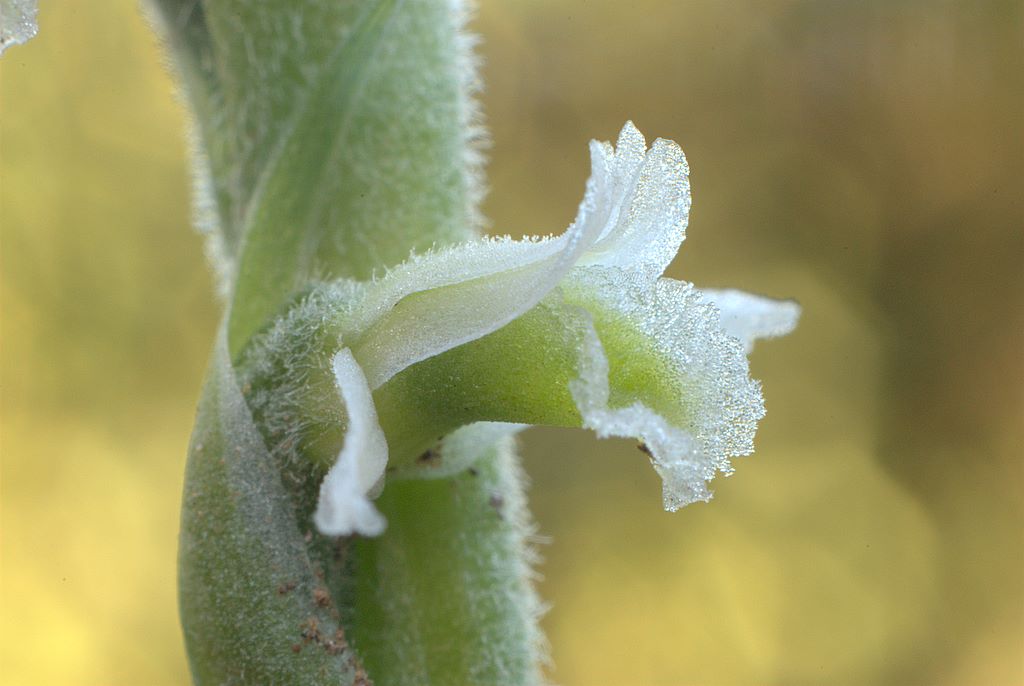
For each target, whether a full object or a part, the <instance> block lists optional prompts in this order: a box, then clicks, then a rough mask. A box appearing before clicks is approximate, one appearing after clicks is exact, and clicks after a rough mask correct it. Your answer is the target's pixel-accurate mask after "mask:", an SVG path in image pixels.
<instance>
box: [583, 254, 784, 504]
mask: <svg viewBox="0 0 1024 686" xmlns="http://www.w3.org/2000/svg"><path fill="white" fill-rule="evenodd" d="M563 291H564V292H565V297H566V300H567V301H568V302H570V303H573V304H575V305H578V306H581V307H583V308H585V309H586V310H587V311H588V312H589V313H590V314H591V316H592V317H593V319H594V324H593V325H592V329H591V332H590V333H588V334H587V335H585V336H584V337H583V346H582V349H581V357H580V378H579V379H578V380H577V381H575V382H574V383H573V385H572V386H571V390H572V393H573V398H574V399H575V401H576V403H577V406H578V408H579V410H580V414H581V416H582V417H583V420H584V425H585V426H587V427H588V428H590V429H593V430H594V431H595V432H597V433H598V435H600V436H626V437H634V438H637V439H639V440H641V441H642V442H643V443H644V444H645V446H646V448H647V450H648V451H649V453H650V455H651V461H652V463H653V464H654V466H655V468H656V469H657V471H658V473H659V474H660V475H661V476H662V479H663V481H664V501H665V507H666V509H669V510H675V509H678V508H679V507H681V506H682V505H686V504H688V503H690V502H693V501H695V500H707V499H708V498H709V497H710V493H709V491H708V490H707V486H706V485H705V482H706V481H707V480H709V479H711V478H712V477H713V476H714V475H715V473H716V472H719V471H721V472H723V473H727V474H728V473H730V472H731V471H732V467H731V465H730V463H729V460H730V458H732V457H737V456H740V455H746V454H749V453H750V452H752V451H753V439H754V433H755V431H756V428H757V422H758V420H760V419H761V418H762V417H763V416H764V404H763V401H762V398H761V390H760V386H759V384H757V382H755V381H753V380H751V379H750V377H749V367H748V364H747V359H746V355H745V353H744V351H743V348H742V346H741V345H740V344H739V341H737V340H736V339H735V338H733V337H732V336H729V335H727V334H726V333H725V332H724V331H723V330H722V328H721V326H720V325H719V322H718V313H717V311H716V310H715V308H714V307H713V306H711V305H709V304H707V303H705V302H704V301H703V299H702V298H701V295H700V293H699V292H698V291H697V290H696V289H695V288H693V286H691V285H690V284H687V283H683V282H679V281H673V280H670V279H660V280H658V281H657V282H655V283H654V284H653V285H648V284H646V283H645V282H644V279H643V278H642V277H638V276H637V275H635V274H632V273H630V272H626V271H623V270H618V269H608V268H587V269H583V268H581V269H577V270H575V271H574V272H573V274H572V277H571V278H570V279H569V280H567V283H566V284H565V285H564V287H563ZM609 312H610V313H611V314H610V315H609V314H608V313H609ZM622 327H628V328H629V329H630V330H631V331H632V332H633V334H631V335H633V336H635V337H636V340H642V342H643V344H644V345H645V346H649V350H650V351H653V352H654V353H655V354H656V356H657V357H658V358H659V360H660V361H661V362H663V363H664V364H665V365H666V366H667V370H668V371H667V374H668V375H669V376H671V377H672V379H670V380H669V381H670V383H671V388H672V391H671V392H672V393H674V394H675V398H674V399H670V402H669V403H668V404H666V403H664V402H663V401H662V402H660V403H659V402H655V399H654V398H653V394H651V395H645V393H648V390H647V389H645V388H641V389H640V391H636V390H635V389H633V388H632V387H627V388H622V386H623V385H624V384H623V383H622V380H620V379H618V378H617V377H616V371H615V369H614V368H613V366H614V365H612V366H610V365H609V362H608V357H607V355H606V346H605V345H604V344H603V343H602V341H603V340H605V339H607V338H608V337H609V336H610V335H611V334H613V333H615V331H614V330H615V329H616V328H622ZM616 335H619V334H616ZM620 338H621V335H620ZM627 340H628V339H627ZM617 345H618V346H619V347H621V346H622V345H623V344H622V343H621V342H620V343H618V344H617ZM634 347H635V346H634ZM622 354H626V355H628V354H629V351H625V352H624V353H623V352H621V351H620V355H622ZM634 354H635V355H643V354H644V353H643V352H642V351H639V350H637V351H636V352H635V353H634ZM648 364H651V366H653V364H652V363H650V362H648ZM630 386H631V385H630ZM617 388H618V393H617V392H616V391H617ZM616 396H618V397H617V399H616ZM652 403H653V405H652ZM654 405H657V407H656V408H655V407H654ZM674 408H675V409H674Z"/></svg>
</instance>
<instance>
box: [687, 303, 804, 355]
mask: <svg viewBox="0 0 1024 686" xmlns="http://www.w3.org/2000/svg"><path fill="white" fill-rule="evenodd" d="M701 294H702V295H703V296H704V299H705V300H708V301H710V302H712V303H714V304H715V306H716V307H718V310H719V312H721V316H722V328H723V329H725V332H726V333H727V334H729V335H730V336H735V337H736V338H738V339H739V340H740V342H741V343H743V347H744V348H745V349H746V351H747V352H748V353H749V352H750V351H751V350H752V349H753V347H754V341H755V340H757V339H758V338H775V337H776V336H784V335H786V334H788V333H789V332H790V331H792V330H793V329H794V328H796V323H797V320H799V319H800V306H799V305H797V304H796V302H794V301H792V300H773V299H772V298H765V297H763V296H760V295H754V294H752V293H744V292H743V291H737V290H733V289H723V290H718V289H713V288H702V289H701Z"/></svg>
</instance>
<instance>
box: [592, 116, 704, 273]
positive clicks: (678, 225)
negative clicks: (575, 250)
mask: <svg viewBox="0 0 1024 686" xmlns="http://www.w3.org/2000/svg"><path fill="white" fill-rule="evenodd" d="M638 145H639V150H640V151H641V154H642V156H640V157H637V156H636V155H635V151H636V149H637V146H638ZM644 146H645V144H644V142H643V136H641V135H640V132H639V131H637V130H636V129H635V128H634V127H633V125H632V123H627V124H626V127H625V128H624V129H623V130H622V134H621V135H620V137H619V146H618V148H617V149H616V151H615V156H616V164H615V165H614V167H613V169H614V172H613V181H612V183H611V184H610V186H611V189H610V193H611V194H612V195H611V199H612V202H613V204H614V206H615V210H614V212H612V213H611V215H610V216H609V220H608V225H607V226H606V227H605V228H604V230H603V231H602V234H601V238H600V240H598V241H597V243H596V244H595V245H594V246H593V247H592V248H591V249H590V250H588V251H587V254H586V255H585V256H584V257H583V259H582V260H581V261H580V264H581V265H601V266H607V267H619V268H623V269H631V270H633V271H635V272H637V273H638V274H640V275H641V276H643V277H645V278H646V279H648V280H650V281H653V280H654V279H656V278H658V277H659V276H661V274H662V273H663V272H664V271H665V268H666V267H668V265H669V263H670V262H671V261H672V259H673V258H674V257H675V256H676V253H678V252H679V246H680V245H681V244H682V242H683V240H684V239H685V237H686V225H687V222H688V220H689V215H690V202H691V201H690V180H689V173H690V170H689V166H688V165H687V163H686V156H685V155H683V151H682V150H681V149H680V148H679V146H678V145H676V144H675V143H674V142H672V141H669V140H665V139H662V138H659V139H657V140H656V141H654V144H653V145H652V146H651V149H650V150H649V151H647V152H646V154H643V151H644V150H645V148H644Z"/></svg>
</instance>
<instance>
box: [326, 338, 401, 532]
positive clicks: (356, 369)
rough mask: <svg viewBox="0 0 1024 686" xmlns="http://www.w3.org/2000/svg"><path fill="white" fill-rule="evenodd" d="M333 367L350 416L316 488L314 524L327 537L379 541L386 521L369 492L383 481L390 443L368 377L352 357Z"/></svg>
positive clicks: (343, 355) (344, 353)
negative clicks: (335, 453)
mask: <svg viewBox="0 0 1024 686" xmlns="http://www.w3.org/2000/svg"><path fill="white" fill-rule="evenodd" d="M332 368H333V370H334V378H335V381H336V382H337V384H338V391H339V392H340V394H341V399H342V402H343V403H344V405H345V412H346V414H347V415H348V429H347V430H346V432H345V443H344V445H343V446H342V449H341V453H339V454H338V459H337V461H336V462H335V463H334V466H333V467H331V469H330V470H329V471H328V472H327V476H325V477H324V481H323V483H322V484H321V485H320V499H319V500H318V501H317V507H316V513H315V514H314V515H313V521H314V522H315V523H316V526H317V529H319V530H320V533H322V534H324V535H327V536H349V535H352V534H355V533H358V534H362V535H364V536H379V535H380V534H382V533H384V529H385V527H386V526H387V521H386V520H385V519H384V516H383V515H382V514H381V513H380V512H378V511H377V508H376V507H374V506H373V503H372V502H370V498H369V493H370V492H371V491H373V490H374V488H375V487H376V486H377V484H378V482H380V481H381V479H383V477H384V468H385V467H386V466H387V462H388V444H387V441H386V440H385V438H384V431H383V430H381V428H380V423H379V422H378V421H377V410H376V408H375V407H374V404H373V396H372V395H371V393H370V387H369V385H368V384H367V382H366V376H365V375H364V374H363V370H362V368H361V367H360V366H359V363H358V362H356V360H355V358H354V357H353V356H352V352H351V351H350V350H349V349H348V348H344V349H342V350H340V351H339V352H338V353H337V354H336V355H335V356H334V359H333V360H332Z"/></svg>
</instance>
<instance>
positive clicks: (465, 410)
mask: <svg viewBox="0 0 1024 686" xmlns="http://www.w3.org/2000/svg"><path fill="white" fill-rule="evenodd" d="M591 155H592V172H591V176H590V180H589V181H588V183H587V188H586V193H585V196H584V199H583V202H582V203H581V204H580V208H579V212H578V214H577V217H576V220H575V221H574V222H573V224H572V225H571V226H570V227H569V229H568V230H567V231H566V232H565V233H563V234H562V235H560V236H558V237H551V238H543V239H528V240H521V241H514V240H511V239H509V238H498V239H479V240H475V241H469V242H465V243H462V244H459V245H456V246H453V247H449V248H445V249H442V250H438V251H435V252H430V253H426V254H423V255H415V256H413V257H411V258H410V259H408V260H407V261H406V262H404V263H402V264H400V265H398V266H396V267H394V268H392V269H391V270H389V271H388V272H387V274H386V275H385V276H383V277H382V278H380V279H378V280H375V281H372V282H352V281H343V282H337V283H333V284H325V285H323V286H321V287H319V288H318V289H317V292H316V293H315V295H313V296H310V297H308V298H306V299H305V300H304V301H303V303H301V304H300V305H299V306H298V307H297V308H296V310H295V311H294V312H293V313H292V316H290V317H287V318H286V319H285V320H283V322H282V324H280V325H279V326H278V327H276V328H275V329H274V330H272V331H271V332H270V333H269V334H268V335H267V336H265V337H263V338H262V339H261V340H260V341H259V343H258V344H257V348H256V350H257V352H255V353H253V354H252V360H253V361H252V362H250V363H249V364H247V365H246V366H248V367H250V368H252V369H256V370H258V369H260V365H259V364H258V360H259V359H260V358H264V359H276V360H277V362H275V363H274V365H272V367H270V368H267V367H264V369H263V371H262V372H260V371H258V372H257V377H256V378H257V380H258V378H259V376H260V374H266V375H267V376H274V375H276V376H278V377H287V376H288V374H287V373H284V374H281V373H280V369H279V368H286V367H288V366H289V364H288V363H287V362H282V361H281V357H282V356H284V357H287V356H288V355H295V354H298V355H299V356H300V357H303V358H304V357H305V356H307V355H308V353H307V352H303V351H302V350H301V349H300V350H298V351H297V350H296V346H297V332H301V333H299V334H298V335H299V336H302V337H306V334H305V333H304V332H308V331H311V329H313V328H316V327H318V326H319V327H320V328H321V329H324V328H326V330H327V331H329V332H330V333H329V335H327V336H326V337H325V338H322V339H321V340H320V342H319V343H318V344H317V346H316V348H317V349H318V351H319V353H320V360H321V361H320V364H321V365H322V364H323V361H324V360H325V359H326V358H325V357H324V356H323V349H324V346H331V345H332V344H333V345H334V346H335V348H336V350H337V352H336V354H333V357H332V359H331V370H332V372H333V378H334V380H335V382H336V384H337V386H338V389H339V390H340V393H341V398H342V400H343V404H344V412H343V413H341V412H339V411H338V410H337V409H332V410H331V412H330V413H329V414H328V415H321V418H320V419H317V420H314V421H313V425H314V426H315V427H319V428H318V429H316V431H315V432H314V433H315V434H316V440H314V441H309V440H307V447H310V446H312V445H313V444H315V443H316V442H317V441H319V442H320V449H321V450H329V446H330V445H331V441H330V440H326V441H325V440H324V436H328V437H330V436H331V435H332V433H333V432H331V431H330V430H327V431H326V433H324V429H323V428H322V424H325V423H329V422H330V421H331V416H332V415H333V417H335V418H336V420H337V421H338V424H339V428H340V424H341V422H342V421H344V419H343V418H344V417H346V416H347V426H348V429H347V433H345V434H344V447H343V448H342V450H341V452H340V454H339V455H338V456H337V458H336V459H335V460H334V464H333V466H332V467H331V468H330V470H329V471H328V473H327V476H326V477H325V478H324V480H323V484H322V486H321V488H320V493H319V503H318V507H317V510H316V514H315V521H316V523H317V526H318V528H319V529H320V531H321V532H322V533H325V534H329V535H348V534H351V533H356V532H358V533H362V534H366V535H377V534H379V533H381V532H382V531H383V528H384V526H383V524H384V522H383V520H382V519H381V515H380V514H379V513H378V512H376V510H375V509H374V508H373V507H372V504H371V502H370V498H371V497H372V496H374V495H376V494H377V493H379V492H380V489H381V487H382V486H383V482H384V479H385V473H386V472H387V471H389V461H390V471H392V472H394V473H396V475H398V474H401V475H413V476H417V475H431V474H434V475H436V474H439V473H441V474H450V473H452V471H453V470H457V469H458V468H462V467H465V466H467V465H466V464H465V463H464V461H463V462H462V463H460V464H457V465H451V464H445V463H444V459H443V455H444V452H445V451H444V448H443V444H442V446H441V447H440V449H434V446H435V444H437V443H438V440H439V437H441V436H444V435H445V434H448V433H449V432H451V431H454V430H456V429H458V428H459V427H461V426H465V425H472V424H473V423H475V422H507V423H509V424H506V425H505V426H504V427H500V426H494V425H487V426H485V427H470V428H468V429H466V430H465V431H469V432H472V431H486V432H491V433H493V432H495V431H499V432H500V431H505V432H512V431H515V430H518V428H520V426H519V425H520V424H553V425H563V426H583V427H586V428H589V429H592V430H593V431H595V432H596V433H597V434H598V435H599V436H602V437H604V436H624V437H632V438H636V439H638V440H639V441H641V442H642V444H643V445H644V446H645V449H646V451H647V452H648V453H649V455H650V458H651V462H652V464H653V466H654V468H655V469H656V470H657V471H658V473H659V474H660V475H661V477H662V479H663V482H664V504H665V507H666V509H669V510H675V509H677V508H679V507H680V506H682V505H686V504H688V503H690V502H693V501H695V500H707V499H709V498H710V492H709V491H708V489H707V486H706V483H705V482H706V481H707V480H709V479H711V478H712V477H713V476H714V475H715V473H716V472H719V471H721V472H725V473H728V472H730V471H731V466H730V464H729V459H730V458H732V457H736V456H740V455H745V454H748V453H750V452H751V451H752V450H753V438H754V432H755V429H756V424H757V421H758V420H759V419H760V418H761V417H762V416H763V414H764V407H763V403H762V398H761V392H760V387H759V385H758V384H757V383H756V382H755V381H753V380H751V379H750V377H749V370H748V365H747V360H746V353H747V352H748V351H749V349H750V345H751V343H752V342H753V340H754V339H756V338H760V337H766V336H775V335H780V334H784V333H786V332H788V331H789V330H791V329H792V328H793V326H795V324H796V320H797V317H798V315H799V308H798V307H797V306H796V304H795V303H792V302H779V301H772V300H768V299H766V298H760V297H757V296H752V295H747V294H743V293H740V292H738V291H706V292H701V291H699V290H698V289H696V288H694V287H693V286H692V285H690V284H687V283H684V282H679V281H674V280H671V279H664V278H660V276H661V273H662V272H663V271H664V270H665V268H666V267H667V266H668V264H669V262H670V261H671V260H672V258H673V257H674V256H675V254H676V252H677V251H678V248H679V246H680V244H681V243H682V241H683V239H684V237H685V231H686V224H687V218H688V213H689V208H690V186H689V180H688V177H687V174H688V168H687V164H686V159H685V157H684V156H683V153H682V151H681V150H680V149H679V147H678V146H677V145H676V144H675V143H673V142H671V141H666V140H662V139H659V140H656V141H655V142H654V144H653V145H652V147H651V148H650V149H649V150H648V149H647V146H646V144H645V142H644V139H643V136H642V135H641V134H640V133H639V132H638V131H637V130H636V128H635V127H634V126H633V125H632V123H627V124H626V126H625V127H624V128H623V130H622V132H621V134H620V136H619V140H618V143H617V145H616V147H615V148H613V147H612V146H611V145H610V144H608V143H597V142H593V143H592V144H591ZM308 340H309V339H308V337H306V341H307V343H305V344H303V346H305V345H308ZM275 369H277V371H276V372H275V371H274V370H275ZM297 369H298V373H299V375H300V377H301V378H299V379H296V380H295V381H294V383H293V384H292V385H291V387H289V386H288V385H287V383H286V384H284V385H278V386H276V387H275V388H274V389H273V390H272V391H271V392H270V394H269V395H265V396H264V400H263V405H264V406H265V409H264V412H265V416H266V417H267V418H269V419H270V423H271V424H273V423H275V422H274V421H273V418H274V417H289V418H294V417H295V416H296V415H306V416H310V413H313V414H316V413H317V412H318V410H316V409H315V407H314V406H315V405H316V404H317V403H318V402H320V403H324V402H326V403H327V404H328V405H331V406H333V403H331V402H330V401H328V400H326V399H325V398H324V395H325V392H324V387H323V386H324V382H323V381H322V380H321V382H320V390H319V396H317V395H316V394H315V393H312V394H311V393H309V392H308V391H304V390H303V384H305V385H306V386H308V385H309V384H308V381H309V374H310V371H311V369H312V370H313V371H314V372H315V364H312V365H308V366H307V365H306V364H301V365H299V366H298V367H297ZM313 385H314V386H315V384H313ZM318 398H319V400H318ZM295 402H298V403H299V406H298V407H296V406H295ZM281 423H287V421H286V420H284V421H282V422H281ZM339 436H340V434H337V433H335V434H333V439H334V441H335V444H336V441H337V439H338V438H339ZM460 436H461V434H458V433H457V434H455V438H451V439H446V440H459V437H460ZM300 438H301V437H300ZM431 450H434V452H433V453H431V452H428V451H431ZM312 452H313V453H315V452H316V450H315V449H314V450H312ZM389 453H390V455H389ZM460 454H461V453H460ZM424 455H426V457H424ZM323 458H324V456H323V455H321V459H323Z"/></svg>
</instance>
